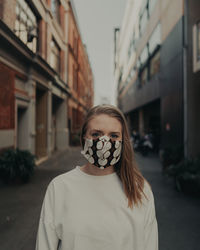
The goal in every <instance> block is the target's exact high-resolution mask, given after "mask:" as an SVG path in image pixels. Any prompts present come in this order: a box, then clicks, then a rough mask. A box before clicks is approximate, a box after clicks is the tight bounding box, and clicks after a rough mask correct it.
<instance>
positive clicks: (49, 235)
mask: <svg viewBox="0 0 200 250" xmlns="http://www.w3.org/2000/svg"><path fill="white" fill-rule="evenodd" d="M54 215H55V194H54V185H53V182H51V183H50V184H49V186H48V188H47V191H46V194H45V197H44V201H43V204H42V209H41V214H40V220H39V227H38V232H37V239H36V248H35V250H57V247H58V243H59V238H58V235H57V233H56V228H55V223H54V219H55V218H54Z"/></svg>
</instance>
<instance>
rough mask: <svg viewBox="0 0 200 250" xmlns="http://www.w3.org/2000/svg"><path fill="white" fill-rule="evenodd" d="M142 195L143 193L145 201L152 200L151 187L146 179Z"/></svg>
mask: <svg viewBox="0 0 200 250" xmlns="http://www.w3.org/2000/svg"><path fill="white" fill-rule="evenodd" d="M143 193H144V195H145V198H146V200H147V201H150V200H153V199H154V195H153V191H152V188H151V185H150V183H149V182H148V181H147V180H146V179H144V188H143Z"/></svg>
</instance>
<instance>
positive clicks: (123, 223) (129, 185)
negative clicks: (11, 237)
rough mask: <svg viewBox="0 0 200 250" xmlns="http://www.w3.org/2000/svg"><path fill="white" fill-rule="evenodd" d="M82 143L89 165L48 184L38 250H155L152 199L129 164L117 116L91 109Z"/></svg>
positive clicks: (106, 109)
mask: <svg viewBox="0 0 200 250" xmlns="http://www.w3.org/2000/svg"><path fill="white" fill-rule="evenodd" d="M81 143H82V146H83V150H82V152H81V153H82V154H83V155H84V156H85V158H86V159H87V160H88V162H87V163H86V164H85V165H84V166H82V167H80V166H76V168H74V169H73V170H71V171H69V172H67V173H65V174H63V175H60V176H58V177H56V178H55V179H54V180H53V181H52V182H51V183H50V184H49V186H48V189H47V192H46V195H45V199H44V202H43V206H42V211H41V217H40V223H39V229H38V235H37V242H36V250H47V249H48V250H56V249H62V250H157V249H158V231H157V221H156V216H155V207H154V198H153V193H152V191H151V188H150V185H149V184H148V183H147V181H146V180H145V179H144V177H143V176H142V174H141V173H140V171H139V170H138V168H137V166H136V164H135V162H134V160H133V151H132V147H131V144H130V138H129V135H128V129H127V124H126V120H125V118H124V116H123V114H122V113H121V111H120V110H119V109H117V108H116V107H114V106H110V105H101V106H96V107H93V108H92V109H91V110H90V111H89V113H88V114H87V116H86V119H85V123H84V124H83V127H82V133H81Z"/></svg>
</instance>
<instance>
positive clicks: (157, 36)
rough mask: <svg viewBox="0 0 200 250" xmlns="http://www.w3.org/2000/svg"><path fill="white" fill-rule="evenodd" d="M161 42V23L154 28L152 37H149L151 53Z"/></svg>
mask: <svg viewBox="0 0 200 250" xmlns="http://www.w3.org/2000/svg"><path fill="white" fill-rule="evenodd" d="M160 44H161V28H160V23H159V24H158V25H157V26H156V28H155V29H154V31H153V33H152V35H151V37H150V39H149V53H150V54H153V53H154V51H155V50H156V49H157V48H158V46H160Z"/></svg>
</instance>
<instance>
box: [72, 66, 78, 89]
mask: <svg viewBox="0 0 200 250" xmlns="http://www.w3.org/2000/svg"><path fill="white" fill-rule="evenodd" d="M77 79H78V77H77V70H76V67H75V65H73V89H74V90H75V91H77V87H78V83H77Z"/></svg>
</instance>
